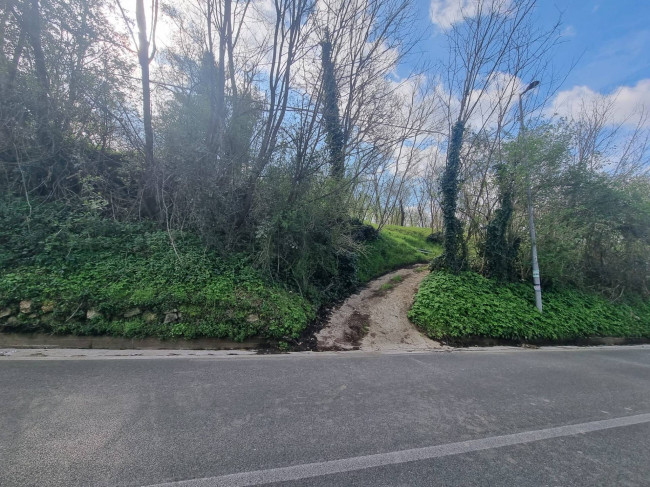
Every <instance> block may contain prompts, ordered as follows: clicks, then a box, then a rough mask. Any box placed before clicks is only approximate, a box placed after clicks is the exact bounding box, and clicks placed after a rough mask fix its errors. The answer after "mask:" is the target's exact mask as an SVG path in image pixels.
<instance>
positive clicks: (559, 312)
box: [409, 272, 650, 340]
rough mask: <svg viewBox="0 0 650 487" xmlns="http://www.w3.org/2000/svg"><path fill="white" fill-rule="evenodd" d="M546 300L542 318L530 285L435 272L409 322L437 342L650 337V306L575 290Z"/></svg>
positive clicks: (422, 289)
mask: <svg viewBox="0 0 650 487" xmlns="http://www.w3.org/2000/svg"><path fill="white" fill-rule="evenodd" d="M543 298H544V313H543V314H539V313H538V312H537V310H536V308H535V302H534V294H533V290H532V286H530V285H527V284H503V283H499V282H497V281H496V280H492V279H487V278H485V277H482V276H480V275H478V274H476V273H472V272H464V273H461V274H459V275H453V274H450V273H446V272H434V273H432V274H430V275H429V276H428V277H427V278H426V279H425V280H424V281H423V282H422V284H421V285H420V289H419V291H418V293H417V295H416V297H415V302H414V304H413V307H412V308H411V310H410V312H409V318H410V319H411V321H413V323H415V324H416V325H417V326H419V327H420V328H422V330H423V331H424V332H425V333H426V334H427V335H428V336H429V337H431V338H434V339H450V338H459V337H475V336H476V337H491V338H500V339H510V340H571V339H576V338H580V337H589V336H616V337H650V303H649V302H647V301H641V300H637V301H633V302H629V303H616V304H614V303H612V302H610V301H607V300H606V299H604V298H602V297H600V296H598V295H595V294H588V293H584V292H580V291H577V290H573V289H557V290H548V291H546V292H545V293H544V295H543Z"/></svg>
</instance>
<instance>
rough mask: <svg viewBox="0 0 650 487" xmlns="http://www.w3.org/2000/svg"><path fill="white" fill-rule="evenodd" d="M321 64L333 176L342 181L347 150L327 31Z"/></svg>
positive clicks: (324, 118) (326, 127) (324, 117)
mask: <svg viewBox="0 0 650 487" xmlns="http://www.w3.org/2000/svg"><path fill="white" fill-rule="evenodd" d="M321 62H322V65H323V120H324V122H325V133H326V143H327V147H328V150H329V162H330V166H331V168H332V176H333V177H334V178H335V179H341V178H342V177H343V176H344V175H345V149H344V141H343V130H342V129H341V122H340V118H339V105H338V102H339V92H338V88H337V86H336V76H335V74H334V62H333V61H332V41H331V40H330V36H329V32H328V31H327V30H326V31H325V39H324V40H323V41H322V42H321Z"/></svg>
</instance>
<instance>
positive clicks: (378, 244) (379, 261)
mask: <svg viewBox="0 0 650 487" xmlns="http://www.w3.org/2000/svg"><path fill="white" fill-rule="evenodd" d="M430 233H431V231H430V230H429V229H427V228H415V227H400V226H397V225H388V226H386V227H384V228H383V229H382V230H381V232H380V233H379V238H378V239H377V240H375V241H374V242H371V243H369V244H368V245H367V247H366V251H365V254H364V255H363V256H362V257H361V258H360V259H359V280H360V281H361V282H368V281H369V280H371V279H373V278H375V277H378V276H381V275H382V274H385V273H386V272H389V271H392V270H394V269H397V268H398V267H402V266H405V265H409V264H417V263H418V262H429V261H430V260H431V259H432V258H433V257H436V256H437V255H439V254H440V253H441V252H442V248H441V247H440V245H437V244H431V243H429V242H427V241H426V237H427V236H428V235H429V234H430ZM418 249H424V250H428V251H429V252H431V253H430V254H425V253H422V252H419V251H418Z"/></svg>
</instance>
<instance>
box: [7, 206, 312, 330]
mask: <svg viewBox="0 0 650 487" xmlns="http://www.w3.org/2000/svg"><path fill="white" fill-rule="evenodd" d="M33 204H35V203H33ZM0 222H1V223H2V224H1V225H0V249H1V250H0V270H1V274H0V310H1V309H5V310H6V309H9V310H11V311H12V317H10V318H9V319H6V320H4V321H3V322H2V324H0V328H3V329H4V330H5V331H42V332H48V333H56V334H79V335H97V334H102V335H113V336H125V337H143V336H157V337H161V338H174V337H184V338H194V337H218V338H230V339H234V340H243V339H245V338H247V337H251V336H261V337H267V338H272V339H284V338H295V337H297V336H298V335H299V334H300V332H301V331H302V330H303V329H304V328H305V326H306V325H307V323H308V322H309V321H310V320H311V319H313V317H314V316H315V310H314V306H313V305H312V304H310V303H309V302H308V301H307V300H306V299H304V298H303V297H301V296H299V295H298V294H296V293H293V292H291V291H290V290H288V289H286V288H284V287H283V286H281V285H279V284H277V283H272V282H269V281H268V280H265V279H264V278H263V277H262V276H261V275H260V273H259V272H257V271H256V270H255V269H254V268H253V267H252V266H251V265H250V264H248V263H247V259H246V257H245V256H242V255H235V256H232V257H230V258H228V259H223V258H220V257H218V256H217V255H216V254H214V253H213V252H210V251H208V250H206V249H205V247H204V246H203V245H202V244H201V242H200V241H199V239H198V238H197V237H195V236H193V235H190V234H187V233H181V232H176V233H173V234H172V235H171V237H173V239H174V243H175V247H176V250H175V249H174V247H173V246H172V245H171V244H170V235H168V234H167V233H166V232H162V231H159V230H156V229H155V228H154V227H153V226H152V225H147V224H142V223H125V222H116V221H113V220H108V219H104V218H100V217H97V216H94V215H93V214H89V213H87V212H84V211H81V210H80V209H77V210H72V209H70V208H68V207H65V206H63V205H58V204H51V203H48V204H43V205H40V206H38V207H37V208H33V209H32V211H31V213H30V209H29V208H28V207H27V205H26V203H25V202H24V201H23V200H17V199H4V200H0ZM23 300H30V301H31V312H30V313H19V312H18V308H19V303H20V301H23ZM48 308H50V309H51V311H50V310H49V309H48ZM136 308H138V309H139V312H138V313H137V315H136V316H131V317H129V318H125V316H124V315H125V314H126V315H129V314H130V313H129V312H130V311H133V310H134V309H136ZM89 310H92V312H93V313H95V316H94V317H93V318H92V319H87V312H88V311H89ZM145 310H146V311H147V313H145V312H144V311H145ZM171 312H173V313H175V314H176V316H178V318H177V319H174V320H168V321H169V322H167V323H165V316H166V314H169V313H171ZM172 316H173V315H172Z"/></svg>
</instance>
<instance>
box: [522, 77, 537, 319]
mask: <svg viewBox="0 0 650 487" xmlns="http://www.w3.org/2000/svg"><path fill="white" fill-rule="evenodd" d="M537 85H539V81H533V82H532V83H530V84H529V85H528V87H527V88H526V89H525V90H524V91H522V92H521V93H519V138H520V141H521V139H523V137H524V135H525V132H526V126H525V125H524V107H523V103H522V101H521V98H522V97H523V95H525V94H526V93H528V92H529V91H530V90H532V89H533V88H535V87H536V86H537ZM522 147H523V146H522ZM524 150H525V149H524ZM526 186H527V188H526V193H527V195H528V227H529V229H530V251H531V254H532V261H533V287H534V289H535V305H536V306H537V310H538V311H539V312H540V313H541V312H542V285H541V283H540V279H539V262H538V261H537V234H536V233H535V219H534V216H533V197H532V194H531V193H532V191H531V188H530V174H528V172H527V173H526Z"/></svg>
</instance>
